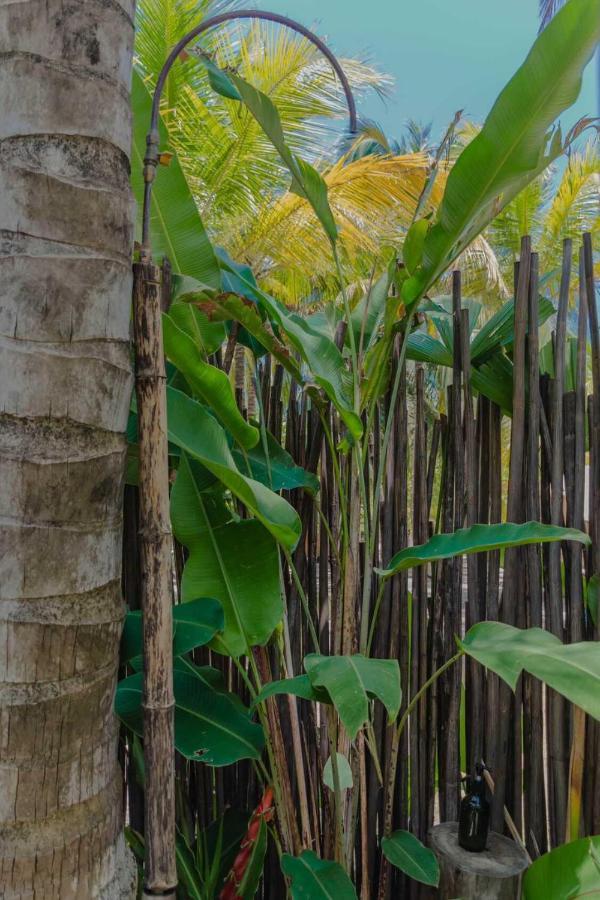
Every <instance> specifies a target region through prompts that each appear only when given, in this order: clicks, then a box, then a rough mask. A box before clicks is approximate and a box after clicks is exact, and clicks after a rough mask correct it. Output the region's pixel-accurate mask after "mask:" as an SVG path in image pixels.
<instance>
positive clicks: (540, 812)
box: [523, 253, 547, 853]
mask: <svg viewBox="0 0 600 900" xmlns="http://www.w3.org/2000/svg"><path fill="white" fill-rule="evenodd" d="M538 265H539V264H538V255H537V253H532V254H531V273H530V285H529V328H528V339H527V362H528V371H529V377H528V382H529V409H528V417H527V457H526V492H527V494H526V500H525V508H526V516H527V519H534V520H536V521H539V518H540V483H539V465H540V385H539V380H540V379H539V335H538V320H539V297H538V293H539V282H538ZM526 562H527V569H526V577H527V607H528V609H527V614H528V618H527V625H528V626H529V627H532V628H533V627H535V628H541V627H542V561H541V554H540V548H539V546H536V545H535V544H532V545H531V546H530V547H528V548H527V551H526ZM524 698H525V703H524V706H525V711H524V730H525V741H524V747H523V749H524V756H525V771H526V778H525V790H526V794H525V823H526V830H525V839H526V844H527V847H528V849H529V852H530V853H535V850H536V847H537V848H538V849H539V850H541V851H542V852H543V851H544V850H545V849H546V844H547V840H546V828H545V818H546V803H545V790H544V760H543V740H544V738H543V723H542V716H543V705H542V685H541V683H540V682H539V681H538V680H537V679H535V678H531V677H530V676H526V677H525V679H524Z"/></svg>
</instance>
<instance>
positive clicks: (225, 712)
mask: <svg viewBox="0 0 600 900" xmlns="http://www.w3.org/2000/svg"><path fill="white" fill-rule="evenodd" d="M143 677H144V676H143V674H142V673H141V672H137V673H136V674H135V675H131V676H130V677H129V678H125V679H123V681H120V682H119V684H118V685H117V693H116V697H115V711H116V713H117V715H118V716H119V718H120V719H121V721H122V722H124V724H125V725H127V727H128V728H131V730H132V731H133V732H134V733H135V734H138V735H140V736H142V733H143V712H142V689H143ZM173 690H174V693H175V747H176V748H177V750H178V751H179V752H180V753H181V754H182V755H183V756H185V757H187V759H191V760H194V761H196V762H204V763H208V764H210V765H212V766H227V765H230V764H231V763H234V762H238V760H240V759H260V755H261V753H262V750H263V747H264V744H265V738H264V733H263V730H262V728H261V726H260V725H258V724H256V722H253V721H252V719H251V718H250V715H249V711H248V710H244V709H243V708H242V707H241V706H240V702H239V699H238V698H234V696H233V695H230V694H225V693H222V692H221V691H216V690H214V689H213V688H212V687H211V686H209V685H207V684H206V682H205V681H203V680H202V679H200V678H197V677H196V676H195V675H192V674H190V673H188V672H183V671H181V670H179V669H177V668H176V669H174V671H173Z"/></svg>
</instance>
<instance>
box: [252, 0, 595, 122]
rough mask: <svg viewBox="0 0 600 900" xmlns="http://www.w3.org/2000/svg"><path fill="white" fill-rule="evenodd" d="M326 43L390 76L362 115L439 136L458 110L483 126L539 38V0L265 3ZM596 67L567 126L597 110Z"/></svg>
mask: <svg viewBox="0 0 600 900" xmlns="http://www.w3.org/2000/svg"><path fill="white" fill-rule="evenodd" d="M261 6H262V8H264V9H271V10H273V11H275V12H281V13H284V14H287V15H290V16H292V17H293V18H296V19H298V20H300V21H302V23H303V24H305V25H308V26H309V27H311V26H315V28H316V30H317V32H318V33H319V34H320V35H321V36H324V37H326V38H327V40H328V43H329V45H330V46H331V47H332V49H333V50H334V51H335V52H336V53H338V54H339V55H342V56H343V55H344V54H351V55H363V54H364V55H367V56H368V57H369V59H370V60H371V61H372V62H374V63H376V64H377V65H378V66H379V68H381V69H383V70H384V71H385V72H387V73H389V74H390V75H392V76H393V77H394V80H395V87H394V92H393V96H392V98H391V99H390V100H388V101H386V103H385V104H384V103H382V102H381V100H379V99H378V98H377V97H371V98H369V99H368V100H366V102H363V103H362V104H361V106H360V110H359V112H360V113H361V114H362V115H366V116H368V117H369V118H373V119H376V120H377V121H379V122H380V123H381V124H382V125H383V127H384V129H385V131H386V133H387V134H388V136H389V137H397V136H398V135H399V134H400V132H401V130H402V125H403V123H404V122H406V120H407V119H409V118H416V119H419V120H421V121H423V122H426V121H429V120H432V121H433V123H434V132H435V133H436V134H439V133H441V132H443V131H444V129H445V126H446V124H447V123H448V122H449V120H450V119H451V117H452V115H453V114H454V112H455V111H456V110H457V109H460V108H464V110H465V115H466V116H468V117H469V118H471V119H473V120H474V121H479V122H481V121H483V119H484V118H485V115H486V113H487V112H488V110H489V109H490V107H491V105H492V103H493V102H494V100H495V99H496V96H497V95H498V93H499V92H500V90H501V89H502V87H503V86H504V84H505V83H506V82H507V81H508V79H509V78H510V76H511V75H512V74H513V72H514V71H515V69H517V68H518V66H519V65H520V63H521V62H522V61H523V59H524V58H525V56H526V54H527V51H528V50H529V47H530V46H531V44H532V42H533V41H534V39H535V36H536V34H537V27H538V22H537V7H538V0H502V2H501V3H498V2H496V0H420V2H408V0H366V2H365V0H360V2H359V0H262V2H261ZM597 75H598V68H597V66H596V64H595V61H593V62H591V63H590V65H589V66H588V68H587V70H586V74H585V79H584V85H583V89H582V93H581V96H580V99H579V101H578V103H577V105H576V107H574V108H573V109H572V110H570V111H569V112H568V113H565V115H564V116H563V122H564V124H565V125H570V124H572V123H573V121H575V120H576V119H577V118H579V116H581V115H584V114H591V115H595V114H597V112H598V109H597V107H598V101H597V93H596V80H597Z"/></svg>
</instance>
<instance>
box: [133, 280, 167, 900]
mask: <svg viewBox="0 0 600 900" xmlns="http://www.w3.org/2000/svg"><path fill="white" fill-rule="evenodd" d="M133 269H134V282H133V322H134V336H135V349H136V396H137V411H138V437H139V486H140V546H141V559H142V585H141V594H142V629H143V646H144V693H143V701H142V704H143V715H144V765H145V779H146V783H145V808H144V822H145V860H144V895H143V896H144V897H148V898H150V897H155V896H162V897H168V898H174V897H175V888H176V886H177V870H176V863H175V748H174V736H173V711H174V697H173V625H172V585H173V581H172V569H171V549H172V537H171V524H170V517H169V466H168V447H167V409H166V375H165V363H164V358H163V349H162V348H163V343H162V325H161V279H160V270H159V268H158V267H157V266H155V265H153V264H152V263H136V264H135V265H134V267H133Z"/></svg>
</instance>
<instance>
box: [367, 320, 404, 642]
mask: <svg viewBox="0 0 600 900" xmlns="http://www.w3.org/2000/svg"><path fill="white" fill-rule="evenodd" d="M409 329H410V323H409V322H407V324H406V330H405V332H404V334H403V338H402V346H401V348H400V357H399V359H398V365H397V367H396V373H395V375H394V383H393V385H392V393H391V395H390V404H389V408H388V413H387V419H386V423H385V431H384V433H383V442H382V445H381V453H380V456H379V466H378V468H377V477H376V479H375V486H374V489H373V511H372V523H373V528H372V531H371V541H370V544H367V548H366V549H367V552H366V553H365V571H364V575H363V597H362V609H361V625H360V647H361V649H362V650H365V649H366V648H367V645H369V646H370V643H371V641H372V632H373V630H374V626H372V627H371V635H369V613H370V607H371V578H372V575H373V557H374V555H375V543H376V537H377V531H378V529H377V525H376V523H377V520H378V518H379V505H380V503H381V489H382V485H383V475H384V472H385V466H386V462H387V454H388V449H389V445H390V435H391V431H392V423H393V421H394V416H395V412H396V401H397V399H398V391H399V389H400V379H401V377H402V370H403V369H404V362H405V359H406V350H407V347H408V334H409ZM379 603H380V604H381V599H380V598H379ZM377 612H379V610H378V609H377Z"/></svg>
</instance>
